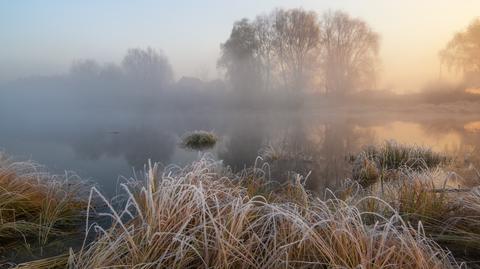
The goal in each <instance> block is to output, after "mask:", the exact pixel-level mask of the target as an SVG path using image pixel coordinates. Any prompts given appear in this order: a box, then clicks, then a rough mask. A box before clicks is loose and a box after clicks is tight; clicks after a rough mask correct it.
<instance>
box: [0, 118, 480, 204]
mask: <svg viewBox="0 0 480 269" xmlns="http://www.w3.org/2000/svg"><path fill="white" fill-rule="evenodd" d="M0 120H1V121H2V123H3V125H2V129H1V130H0V149H2V150H4V151H6V152H7V153H8V154H9V155H11V156H14V158H15V159H18V160H24V159H32V160H35V161H37V162H39V163H40V164H43V165H45V166H46V167H47V169H48V170H49V171H51V172H54V173H63V172H64V171H65V170H69V171H74V172H76V173H77V174H78V175H80V176H81V177H82V178H85V179H89V180H91V181H93V182H96V183H97V184H98V185H99V187H100V189H101V190H102V191H103V192H105V193H107V194H109V195H113V194H115V188H116V186H117V185H118V184H117V182H118V180H119V178H120V176H125V177H131V176H132V175H133V169H136V170H141V169H143V166H144V164H145V163H147V160H148V159H151V160H152V161H154V162H160V163H162V164H164V165H167V164H177V165H186V164H188V163H190V162H192V161H194V160H196V159H198V158H199V156H201V154H203V153H204V152H196V151H191V150H187V149H184V148H182V147H180V146H179V143H180V138H181V137H182V135H183V134H184V133H186V132H189V131H194V130H207V131H213V132H215V133H216V134H217V135H218V136H219V138H220V139H219V142H218V143H217V144H216V146H215V147H214V148H212V149H210V150H207V151H206V152H209V153H211V155H212V156H213V157H214V158H216V159H219V160H223V162H224V163H225V164H226V165H229V166H231V167H232V169H234V170H236V171H238V170H240V169H242V168H244V167H246V166H250V165H252V164H253V163H254V161H255V159H256V157H257V156H259V155H260V154H263V155H265V153H266V152H267V153H268V152H270V153H271V151H274V152H276V153H277V154H283V156H284V158H279V159H276V160H274V161H272V162H271V163H270V165H271V169H272V178H273V179H277V180H285V179H286V178H287V177H288V175H289V174H288V173H287V172H288V171H296V172H299V173H301V174H307V173H308V172H309V171H311V172H312V173H311V174H310V176H309V178H308V180H307V185H308V187H309V188H310V189H313V190H318V191H321V190H323V189H325V188H327V187H328V188H335V187H336V186H338V184H339V183H340V182H341V180H343V179H344V178H346V177H348V176H349V169H348V164H347V162H346V156H348V155H349V154H351V153H355V152H358V151H359V150H361V148H362V146H364V145H367V144H372V143H381V142H382V141H384V140H387V139H394V140H396V141H398V142H401V143H408V144H417V145H422V146H429V147H432V148H433V149H434V150H436V151H445V152H449V153H453V154H461V156H465V158H469V157H472V158H473V157H476V156H480V154H478V153H479V151H478V149H479V146H480V116H479V115H435V114H434V115H423V116H422V117H419V116H417V115H416V114H415V113H391V112H389V113H379V112H378V111H377V112H375V113H366V112H362V113H353V112H348V111H329V112H325V111H302V112H296V113H295V112H284V113H282V112H265V111H263V112H253V111H245V110H244V111H229V112H225V113H208V112H206V113H189V114H184V113H173V112H170V113H160V112H149V113H129V112H121V113H116V112H115V113H112V112H104V113H103V112H99V111H96V112H95V113H93V112H92V113H89V112H81V113H80V112H78V113H71V114H68V116H64V115H45V114H42V113H41V112H38V113H35V112H32V113H29V114H27V113H25V114H22V115H17V116H16V117H12V116H9V115H6V114H3V115H2V116H0ZM279 152H280V153H279ZM287 155H288V156H287ZM285 156H287V157H288V158H287V157H285Z"/></svg>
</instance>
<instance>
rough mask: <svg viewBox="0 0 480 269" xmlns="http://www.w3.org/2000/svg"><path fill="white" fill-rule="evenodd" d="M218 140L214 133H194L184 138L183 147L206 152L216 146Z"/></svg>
mask: <svg viewBox="0 0 480 269" xmlns="http://www.w3.org/2000/svg"><path fill="white" fill-rule="evenodd" d="M217 140H218V137H217V136H216V135H215V134H214V133H213V132H207V131H194V132H190V133H187V134H185V135H184V136H183V138H182V143H181V145H182V146H183V147H185V148H188V149H193V150H204V149H208V148H212V147H213V146H215V144H216V143H217Z"/></svg>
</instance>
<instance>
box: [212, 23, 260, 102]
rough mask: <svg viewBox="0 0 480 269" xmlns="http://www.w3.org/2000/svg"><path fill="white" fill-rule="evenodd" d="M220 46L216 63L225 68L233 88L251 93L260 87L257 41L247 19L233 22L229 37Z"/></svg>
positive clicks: (254, 31) (253, 29)
mask: <svg viewBox="0 0 480 269" xmlns="http://www.w3.org/2000/svg"><path fill="white" fill-rule="evenodd" d="M220 48H221V51H222V55H221V57H220V59H219V60H218V63H217V64H218V66H219V67H222V68H225V70H226V75H227V78H228V79H229V80H230V82H231V84H232V85H233V87H234V89H236V90H239V91H242V92H250V93H251V92H253V91H255V90H256V89H257V88H258V87H260V81H261V76H260V73H259V71H260V70H259V69H260V65H259V64H260V62H259V61H258V58H257V54H258V49H259V43H258V40H257V36H256V30H255V28H254V26H253V25H252V24H251V23H250V21H249V20H248V19H242V20H240V21H237V22H235V23H234V25H233V28H232V32H231V34H230V37H229V39H228V40H227V41H226V42H225V43H223V44H221V45H220Z"/></svg>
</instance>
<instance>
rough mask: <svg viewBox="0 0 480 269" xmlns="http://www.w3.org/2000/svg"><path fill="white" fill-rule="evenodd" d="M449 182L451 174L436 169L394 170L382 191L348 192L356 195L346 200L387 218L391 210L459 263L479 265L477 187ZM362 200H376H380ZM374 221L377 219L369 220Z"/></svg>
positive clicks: (479, 196)
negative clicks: (465, 262) (450, 252)
mask: <svg viewBox="0 0 480 269" xmlns="http://www.w3.org/2000/svg"><path fill="white" fill-rule="evenodd" d="M449 181H454V177H453V175H452V174H451V173H447V172H445V171H443V170H442V169H439V168H436V169H424V170H421V171H415V170H413V169H409V168H406V167H404V168H399V169H398V170H397V171H396V174H395V177H394V178H390V179H388V178H387V179H385V183H384V185H383V188H381V187H380V186H379V184H376V185H373V186H371V187H369V188H366V189H363V188H361V191H357V192H352V191H351V190H350V191H349V193H356V195H350V197H348V198H347V199H357V200H358V201H361V202H359V207H360V208H362V210H367V211H370V212H377V214H378V215H379V216H383V217H387V218H388V217H390V216H393V214H392V211H391V208H390V207H392V208H393V209H394V212H396V214H398V215H399V216H401V217H402V219H403V220H405V221H406V222H407V223H409V224H410V225H412V226H414V227H417V226H421V227H422V230H423V231H424V232H425V234H426V236H428V237H429V238H431V239H433V240H435V242H437V243H438V244H439V245H441V246H442V247H443V248H447V249H449V250H450V251H452V252H453V255H454V256H455V257H456V258H457V259H458V260H462V261H467V262H471V261H474V262H476V264H477V265H478V258H479V256H478V253H480V191H479V187H475V188H471V189H463V188H462V189H459V188H458V186H454V185H453V184H450V183H449ZM355 197H356V198H355ZM364 197H378V198H379V199H382V201H381V202H379V201H377V200H364ZM385 202H386V204H388V205H389V206H388V207H387V206H385ZM374 221H376V218H374V219H370V222H374Z"/></svg>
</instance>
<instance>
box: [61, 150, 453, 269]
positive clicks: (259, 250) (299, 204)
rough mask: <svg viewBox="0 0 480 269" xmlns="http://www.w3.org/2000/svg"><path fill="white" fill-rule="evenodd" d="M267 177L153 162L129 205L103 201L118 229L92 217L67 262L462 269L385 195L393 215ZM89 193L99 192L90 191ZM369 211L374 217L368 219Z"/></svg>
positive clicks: (209, 164) (205, 165)
mask: <svg viewBox="0 0 480 269" xmlns="http://www.w3.org/2000/svg"><path fill="white" fill-rule="evenodd" d="M265 175H266V173H265V172H264V170H263V169H258V168H252V169H250V170H249V171H248V172H245V173H243V174H241V175H234V174H232V173H231V172H230V171H228V170H227V169H225V168H224V167H223V166H222V165H221V164H219V163H217V162H214V161H212V160H210V159H208V158H204V159H202V160H201V161H199V162H196V163H194V164H192V165H191V166H188V167H186V168H183V169H180V168H174V167H170V168H166V169H165V170H164V171H163V172H162V171H159V170H158V168H157V166H156V165H154V166H150V169H149V170H148V171H146V173H145V177H144V179H143V180H132V181H131V182H129V183H127V184H123V185H122V187H123V188H124V190H125V193H126V197H127V200H126V205H125V207H123V208H122V209H120V210H116V209H114V208H113V207H112V206H110V204H109V203H108V202H107V200H106V199H104V200H105V203H106V204H107V206H109V207H110V211H109V212H108V213H106V214H108V215H109V216H111V218H112V221H113V225H112V227H111V228H109V229H107V230H103V229H102V228H101V227H98V226H95V225H93V227H96V228H97V229H96V230H97V231H98V235H97V239H96V240H95V241H94V242H92V243H91V244H90V245H88V246H85V247H83V248H82V250H81V251H79V252H78V253H76V254H72V255H71V256H70V263H69V265H70V267H71V268H78V269H82V268H85V269H86V268H457V267H458V265H457V264H455V262H454V261H453V259H452V258H451V256H449V254H448V253H447V252H445V251H444V250H442V249H441V248H440V247H439V246H438V245H436V244H435V243H434V242H433V241H432V240H430V239H428V238H427V237H425V236H424V234H423V230H422V229H421V226H419V228H418V229H417V228H413V227H411V226H410V225H408V224H407V223H405V222H404V220H403V219H402V218H401V217H400V216H399V215H398V214H397V213H398V212H397V211H395V210H394V209H393V208H392V207H390V206H389V205H388V204H386V203H385V202H381V203H383V207H385V208H389V209H390V213H391V214H390V216H389V217H382V216H379V215H377V214H376V212H369V211H365V210H361V207H357V206H356V205H355V204H354V203H350V202H348V201H344V200H340V199H336V198H332V199H328V200H319V199H317V198H315V197H314V196H313V195H311V194H309V193H308V192H307V191H305V189H304V188H303V185H302V184H301V181H302V178H301V177H299V176H297V177H295V178H294V179H292V182H291V183H289V185H286V186H284V187H283V188H279V189H278V188H277V189H276V190H272V189H271V186H269V185H265V184H264V183H265ZM265 186H267V187H265ZM259 189H261V190H262V191H260V192H258V191H257V190H259ZM259 193H260V194H259ZM92 194H99V193H98V191H97V190H96V189H92ZM100 197H101V198H102V196H101V195H100ZM366 200H375V201H380V200H379V199H377V198H373V197H364V198H363V201H366ZM349 201H354V199H350V200H349ZM357 202H358V201H355V203H357ZM369 216H373V217H374V218H376V219H377V221H375V222H373V223H367V222H365V219H368V218H369ZM87 227H89V226H88V225H87Z"/></svg>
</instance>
